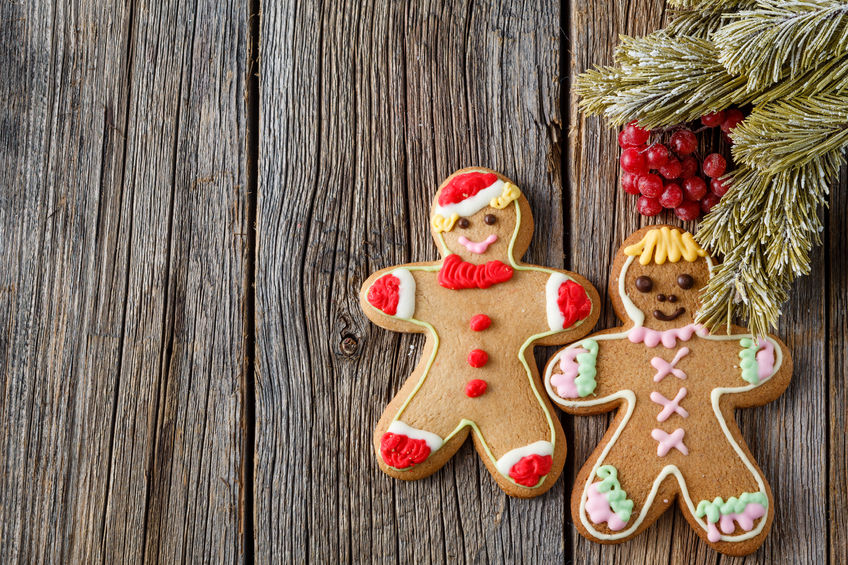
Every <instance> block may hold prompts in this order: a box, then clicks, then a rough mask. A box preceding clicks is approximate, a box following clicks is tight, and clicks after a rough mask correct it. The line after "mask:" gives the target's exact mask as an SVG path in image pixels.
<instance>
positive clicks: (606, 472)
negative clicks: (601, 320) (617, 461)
mask: <svg viewBox="0 0 848 565" xmlns="http://www.w3.org/2000/svg"><path fill="white" fill-rule="evenodd" d="M593 343H594V342H593ZM597 346H598V344H595V347H597ZM596 474H597V475H598V477H599V478H600V479H602V480H601V482H600V483H598V492H603V493H606V496H607V501H608V502H609V505H610V508H612V511H613V512H615V513H616V515H617V516H618V517H619V518H621V521H622V522H625V523H626V522H629V521H630V514H631V513H632V512H633V501H632V500H630V499H629V498H627V493H626V492H624V491H623V490H622V489H621V484H620V483H619V482H618V469H616V468H615V467H613V466H612V465H601V466H600V467H598V470H597V472H596Z"/></svg>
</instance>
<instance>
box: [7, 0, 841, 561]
mask: <svg viewBox="0 0 848 565" xmlns="http://www.w3.org/2000/svg"><path fill="white" fill-rule="evenodd" d="M259 14H260V6H259V2H258V0H242V1H237V0H195V1H194V2H182V1H178V0H157V1H152V0H97V1H93V0H75V1H68V2H56V3H53V2H46V1H36V0H16V1H14V2H12V1H7V2H0V70H2V72H0V100H2V101H3V108H2V109H0V375H2V381H0V382H1V383H2V386H0V556H2V561H3V562H4V563H14V562H21V563H34V562H52V563H65V562H89V563H95V562H108V563H116V562H167V563H172V562H184V561H191V562H214V563H241V562H247V563H252V562H254V561H255V562H260V563H268V562H289V561H296V562H302V561H314V562H325V563H334V562H358V561H369V560H379V561H386V562H414V563H426V562H466V561H472V562H486V561H489V562H503V561H508V562H539V563H570V562H574V563H590V562H598V561H599V560H603V562H608V563H640V562H661V563H667V562H668V563H672V562H673V563H716V562H722V563H724V562H730V561H742V560H735V559H728V558H725V557H721V556H719V555H718V554H716V553H714V552H712V551H711V550H709V549H707V548H706V546H705V545H704V544H703V543H701V542H700V541H699V539H698V538H697V537H696V536H695V534H694V533H693V532H692V531H691V530H690V529H689V527H688V526H687V524H686V523H685V521H684V520H683V518H682V516H681V515H680V514H679V513H677V512H676V511H675V512H669V513H667V514H666V515H665V516H664V517H663V518H662V519H660V520H659V522H658V523H657V524H656V525H655V526H654V527H652V528H651V529H650V530H649V531H648V532H646V533H645V534H644V535H642V536H640V537H639V538H638V539H636V540H635V541H632V542H629V543H626V544H623V545H620V546H606V547H605V546H600V545H595V544H592V543H589V542H586V541H585V540H583V539H582V538H580V537H579V536H577V535H576V533H575V530H574V528H573V526H572V524H571V521H570V512H569V491H570V488H571V485H572V480H573V477H574V474H575V471H576V469H578V468H579V466H580V465H581V464H582V462H583V461H584V460H585V459H586V457H587V456H588V454H589V452H590V450H591V449H592V448H593V447H594V445H595V444H596V443H597V441H598V440H599V438H600V437H601V435H602V433H603V431H604V429H605V427H606V424H607V421H608V419H607V417H593V418H579V419H575V418H571V417H563V422H564V424H565V427H566V430H567V435H568V441H569V450H570V451H569V457H568V461H567V469H566V471H565V472H564V474H563V478H562V480H560V481H559V483H558V484H557V485H556V486H555V487H554V488H553V489H552V490H551V491H550V492H549V493H547V494H546V495H544V496H542V497H541V498H539V499H534V500H529V501H525V500H515V499H511V498H508V497H506V496H505V495H504V494H503V493H502V492H501V491H500V490H499V489H497V488H496V487H495V485H494V483H493V481H492V480H491V479H490V478H489V476H488V473H487V472H486V471H485V468H484V467H483V465H482V463H480V461H478V459H477V456H476V454H475V453H474V452H473V450H472V449H471V447H470V444H467V445H465V446H464V447H463V448H462V449H461V450H460V452H459V453H458V454H457V456H456V457H455V458H454V459H453V460H452V461H451V462H450V463H449V464H448V465H447V466H446V467H445V468H444V469H443V470H442V471H441V472H439V473H437V474H436V475H435V476H433V477H432V478H429V479H426V480H423V481H419V482H417V483H403V482H400V481H395V480H392V479H389V478H388V477H386V476H384V475H382V474H381V473H380V472H379V471H378V468H377V465H376V463H375V460H374V455H373V453H372V450H371V444H370V438H371V433H372V429H373V427H374V425H375V423H376V422H377V419H378V416H379V414H380V413H381V411H382V409H383V407H384V405H385V404H386V403H387V402H388V400H389V399H390V398H391V397H392V395H393V393H394V392H395V391H396V390H397V389H398V387H399V386H400V383H401V382H402V381H403V379H404V378H405V376H406V375H407V374H408V372H409V371H410V370H411V368H412V366H413V364H414V361H415V359H416V355H417V348H418V347H419V346H420V344H421V339H420V336H415V337H413V336H409V335H399V334H393V333H390V332H386V331H384V330H381V329H379V328H376V327H374V326H372V325H371V324H369V323H368V321H367V320H366V318H365V317H364V315H363V314H362V313H361V312H360V310H359V308H358V305H357V290H358V288H359V285H360V284H361V282H362V281H363V280H364V279H365V277H366V276H367V275H368V274H369V273H370V272H372V271H373V270H375V269H378V268H381V267H385V266H389V265H393V264H397V263H403V262H406V261H410V260H428V259H433V258H435V257H436V250H435V247H434V246H433V244H432V242H431V240H430V238H429V237H428V236H426V235H425V233H426V223H427V209H428V206H429V202H430V199H431V197H432V194H433V191H434V190H435V187H436V186H437V185H438V183H439V181H440V180H441V179H442V178H443V177H445V176H446V175H447V174H449V173H450V172H452V171H453V170H454V169H456V168H459V167H463V166H468V165H475V164H476V165H485V166H489V167H492V168H496V169H499V170H501V171H503V172H504V173H506V174H507V175H509V176H510V177H512V178H513V179H515V180H516V181H517V182H518V183H519V184H520V186H521V187H522V189H523V190H524V191H525V193H526V194H527V195H528V197H529V199H530V202H531V205H532V208H533V212H534V215H535V218H536V234H535V239H534V242H533V244H532V246H531V249H530V253H529V259H530V260H532V261H533V262H536V263H540V264H546V265H552V266H558V267H567V268H570V269H573V270H575V271H578V272H580V273H582V274H584V275H586V276H587V277H589V279H590V280H592V281H593V282H594V283H595V285H596V286H597V287H598V288H599V289H605V287H606V279H607V276H608V269H609V266H610V262H611V259H612V257H613V252H614V250H615V249H616V248H617V247H618V244H619V243H620V241H621V240H622V238H623V237H624V236H625V235H626V234H628V233H629V232H630V231H631V230H633V229H634V228H636V227H637V226H639V225H641V221H640V218H639V217H638V215H637V214H636V213H635V210H634V204H635V200H634V199H632V198H629V197H628V198H623V197H621V194H622V193H621V192H620V190H619V189H618V188H617V174H618V167H617V151H618V150H617V145H616V142H615V132H614V131H612V130H609V129H607V128H606V127H605V126H604V125H603V124H602V123H601V122H600V121H599V120H597V119H585V118H583V117H582V116H580V115H579V114H578V113H577V112H576V111H575V109H574V99H573V97H572V96H571V94H570V91H569V87H570V84H571V83H572V80H573V77H574V76H575V74H576V73H578V72H580V71H581V70H583V69H585V68H587V67H588V66H590V65H591V64H593V63H596V62H609V61H610V58H611V55H612V51H613V47H614V45H615V43H616V41H617V36H618V34H619V33H633V34H640V33H644V32H647V31H650V30H652V29H654V28H656V27H657V26H659V25H661V24H662V22H663V21H664V18H665V17H666V13H665V8H664V3H663V2H662V0H619V1H615V2H612V1H609V0H574V1H571V2H562V3H560V2H559V1H558V0H523V1H522V0H508V1H504V2H494V1H483V0H476V1H474V0H457V1H449V2H446V1H444V0H442V1H438V2H437V1H435V0H410V1H408V2H401V1H393V0H381V1H378V2H361V1H353V0H348V1H346V2H343V1H330V0H326V1H321V0H299V1H294V0H288V1H285V0H283V1H274V2H272V1H270V0H266V1H265V2H263V3H262V6H261V17H260V15H259ZM846 208H848V173H846V171H845V170H844V169H843V171H842V174H841V177H840V179H839V184H838V187H836V189H835V190H834V192H833V197H832V200H831V204H830V210H829V211H825V212H824V214H825V216H826V225H827V231H826V233H825V234H824V242H825V243H824V246H823V247H821V248H819V249H817V250H816V251H815V254H814V255H815V256H814V263H813V271H812V273H811V275H810V276H809V277H807V278H805V279H803V280H802V281H800V282H799V283H798V284H797V285H796V287H795V290H794V294H793V298H792V301H791V302H790V303H789V304H788V305H787V306H786V309H785V311H784V318H783V322H782V324H781V329H780V335H781V336H782V337H783V338H784V339H785V340H786V342H787V343H788V344H789V346H790V347H791V348H792V351H793V355H794V357H795V367H796V373H795V377H794V380H793V382H792V384H791V386H790V387H789V389H788V391H787V392H786V394H784V395H783V396H782V397H781V398H780V399H779V400H778V401H777V402H775V403H773V404H771V405H769V406H766V407H763V408H758V409H751V410H746V411H744V412H740V413H739V414H738V418H739V421H740V423H741V426H742V430H743V434H744V435H745V437H746V438H747V439H748V442H749V445H750V446H751V449H752V451H753V452H754V454H755V456H756V457H757V459H758V460H759V462H760V464H761V466H762V467H763V469H764V470H765V473H766V476H767V477H768V478H769V480H770V481H771V484H772V486H773V488H774V491H775V497H776V502H777V516H776V520H775V524H774V528H773V530H772V534H771V536H770V537H769V538H768V541H767V542H766V543H765V545H764V546H763V547H762V548H761V549H760V550H759V552H758V553H756V554H754V555H753V556H751V557H750V558H748V559H747V561H748V562H752V563H753V562H785V563H816V564H818V563H825V562H830V563H845V562H846V561H848V549H846V546H847V545H848V534H847V533H846V531H847V530H846V528H848V513H846V505H848V489H846V483H848V464H846V456H848V444H846V432H848V419H846V408H845V407H846V405H848V394H846V392H845V386H846V364H845V358H846V354H848V342H846V332H847V331H848V320H846V315H845V313H846V310H848V293H846V289H848V259H846V253H845V249H846V248H848V215H846V213H845V211H846ZM662 219H664V218H658V220H662ZM254 226H255V230H254ZM613 323H614V319H613V315H612V313H611V310H610V309H609V308H606V309H605V311H604V313H603V314H602V318H601V324H602V325H611V324H613ZM550 353H551V350H547V351H544V350H541V351H539V352H538V356H539V360H540V361H544V359H545V356H546V355H548V354H550Z"/></svg>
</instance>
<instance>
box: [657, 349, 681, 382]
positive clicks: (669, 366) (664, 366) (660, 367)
mask: <svg viewBox="0 0 848 565" xmlns="http://www.w3.org/2000/svg"><path fill="white" fill-rule="evenodd" d="M687 355H689V348H688V347H682V348H680V351H678V352H677V355H675V356H674V359H672V360H671V363H669V362H668V361H666V360H665V359H663V358H662V357H654V358H653V359H651V365H652V366H653V367H654V369H656V370H657V374H656V375H654V382H655V383H658V382H661V381H662V380H663V379H664V378H666V377H667V376H668V375H669V374H672V375H674V376H675V377H677V378H678V379H685V378H686V373H684V372H683V371H681V370H680V369H675V366H676V365H677V362H678V361H680V360H681V359H683V358H684V357H686V356H687Z"/></svg>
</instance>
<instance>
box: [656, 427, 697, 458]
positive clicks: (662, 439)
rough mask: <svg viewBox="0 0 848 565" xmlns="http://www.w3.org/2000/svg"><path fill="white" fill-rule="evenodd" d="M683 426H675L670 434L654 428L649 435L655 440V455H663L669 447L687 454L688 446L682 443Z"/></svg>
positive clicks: (669, 449)
mask: <svg viewBox="0 0 848 565" xmlns="http://www.w3.org/2000/svg"><path fill="white" fill-rule="evenodd" d="M683 434H684V431H683V428H677V429H676V430H674V431H673V432H671V433H670V434H667V433H665V432H664V431H662V430H658V429H656V428H654V429H653V430H652V431H651V437H652V438H654V439H655V440H657V441H658V442H659V443H658V444H657V456H658V457H665V456H666V455H667V454H668V452H669V451H671V448H676V449H677V450H678V451H679V452H680V453H682V454H683V455H689V448H688V447H686V446H685V445H683Z"/></svg>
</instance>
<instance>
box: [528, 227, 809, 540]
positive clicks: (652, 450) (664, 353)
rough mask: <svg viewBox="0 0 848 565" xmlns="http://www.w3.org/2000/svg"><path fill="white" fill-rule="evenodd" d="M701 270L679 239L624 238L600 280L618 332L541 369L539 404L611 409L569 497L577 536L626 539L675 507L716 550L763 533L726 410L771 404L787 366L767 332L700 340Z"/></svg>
mask: <svg viewBox="0 0 848 565" xmlns="http://www.w3.org/2000/svg"><path fill="white" fill-rule="evenodd" d="M711 269H712V262H711V259H710V257H709V255H707V253H706V252H705V251H704V250H703V249H701V248H700V247H699V246H698V245H697V243H696V242H695V240H694V238H693V237H692V235H691V234H690V233H688V232H682V231H680V230H679V229H677V228H674V227H670V226H657V227H649V228H643V229H641V230H639V231H637V232H636V233H635V234H633V235H631V236H630V237H629V238H627V240H626V241H625V242H624V245H623V246H622V248H621V250H620V251H619V253H618V255H617V257H616V259H615V262H614V263H613V269H612V270H613V274H614V276H613V277H612V279H611V280H610V296H611V297H612V303H613V306H614V308H615V311H616V314H618V317H619V318H621V319H622V320H623V321H625V325H624V327H621V328H615V329H612V330H606V331H602V332H599V333H597V334H594V335H592V336H590V337H589V338H587V339H584V340H583V341H581V342H578V343H575V344H572V345H570V346H569V347H566V348H564V349H562V350H560V351H559V352H558V353H557V354H556V355H555V356H554V357H553V358H552V359H551V360H550V362H549V363H548V365H547V367H546V369H545V378H544V380H545V387H546V388H547V391H548V394H549V395H550V397H551V398H552V399H553V400H554V402H556V403H557V404H558V405H560V406H561V407H562V408H563V409H564V410H565V411H566V412H569V413H571V414H598V413H601V412H608V411H610V410H615V409H617V410H618V412H617V414H616V417H615V420H614V421H613V423H612V425H611V427H610V429H609V430H608V431H607V433H606V435H605V436H604V439H603V441H602V442H601V444H600V445H599V446H598V447H597V448H596V449H595V451H594V453H592V455H591V457H589V460H588V461H587V462H586V464H585V465H584V466H583V468H582V469H581V471H580V473H579V474H578V475H577V481H576V483H575V487H574V491H573V494H572V498H571V509H572V514H573V516H574V523H575V525H576V526H577V529H578V530H579V531H580V533H581V534H582V535H583V536H585V537H587V538H589V539H591V540H594V541H598V542H601V543H617V542H621V541H624V540H627V539H630V538H632V537H634V536H636V535H638V534H639V533H640V532H641V531H643V530H644V529H645V528H647V527H648V526H649V525H650V524H652V523H653V522H654V521H655V520H656V519H657V518H658V517H659V516H660V515H661V514H662V513H663V512H664V511H665V510H666V509H667V508H668V507H669V506H670V505H671V504H672V503H673V502H674V501H675V499H676V500H677V501H678V506H679V507H680V509H681V510H682V511H683V514H684V516H685V517H686V520H687V521H688V522H689V524H690V525H691V526H692V527H693V528H694V529H695V531H696V532H697V533H698V535H700V536H701V538H703V539H704V540H705V541H706V542H707V543H708V544H709V545H710V546H712V547H713V548H714V549H716V550H718V551H720V552H722V553H728V554H731V555H745V554H747V553H751V552H752V551H754V550H756V549H757V548H758V547H759V546H760V544H762V543H763V540H764V539H765V536H766V535H767V534H768V531H769V528H770V527H771V522H772V518H773V517H774V504H773V502H774V501H773V498H772V493H771V489H770V487H769V485H768V483H767V482H766V479H765V477H764V476H763V473H762V471H760V469H759V467H757V464H756V462H755V461H754V458H753V457H752V456H751V452H750V451H749V450H748V447H747V445H746V444H745V442H744V440H743V439H742V435H741V434H740V432H739V428H738V427H737V425H736V421H735V419H734V417H733V411H734V408H737V407H739V408H741V407H747V406H757V405H761V404H765V403H766V402H770V401H772V400H774V399H775V398H777V397H778V396H779V395H780V394H781V393H782V392H783V391H784V389H786V387H787V385H788V384H789V379H790V377H791V373H792V362H791V359H790V357H789V352H788V350H787V349H786V346H785V345H784V344H783V343H782V342H781V341H780V340H779V339H777V338H776V337H774V336H766V337H764V338H759V339H757V338H754V337H753V336H751V335H750V334H749V333H746V332H745V330H744V329H743V328H739V327H736V326H733V327H732V332H731V334H730V335H719V334H711V333H709V332H708V331H707V329H706V328H705V327H703V326H701V325H698V324H696V323H695V313H696V311H697V309H698V304H699V303H698V294H699V289H701V288H702V287H704V286H705V285H706V283H707V281H708V279H709V277H710V272H711Z"/></svg>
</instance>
